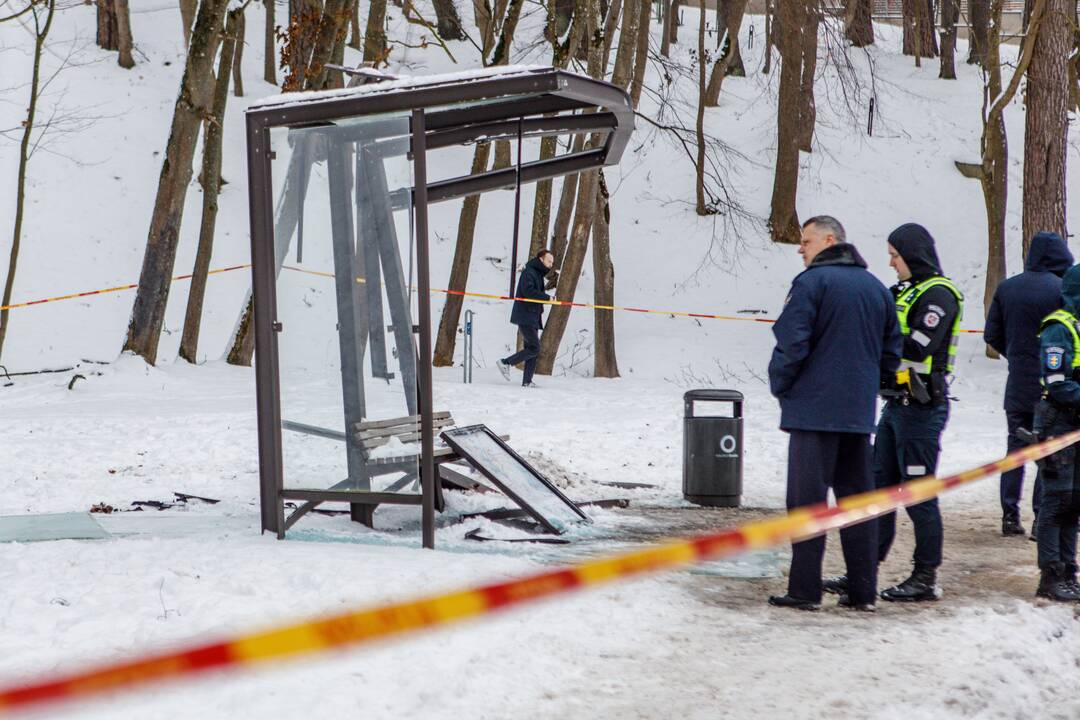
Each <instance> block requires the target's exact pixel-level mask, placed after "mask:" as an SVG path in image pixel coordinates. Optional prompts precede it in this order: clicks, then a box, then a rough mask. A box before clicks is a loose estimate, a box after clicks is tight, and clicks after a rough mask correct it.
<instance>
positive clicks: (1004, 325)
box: [983, 232, 1073, 538]
mask: <svg viewBox="0 0 1080 720" xmlns="http://www.w3.org/2000/svg"><path fill="white" fill-rule="evenodd" d="M1072 264H1073V257H1072V254H1071V253H1070V252H1069V247H1068V246H1067V245H1066V244H1065V242H1064V241H1063V240H1062V239H1061V237H1060V236H1059V235H1058V234H1057V233H1052V232H1040V233H1036V234H1035V236H1034V237H1033V238H1032V239H1031V245H1030V247H1029V248H1028V252H1027V263H1026V264H1025V266H1024V272H1022V273H1020V274H1019V275H1014V276H1013V277H1011V278H1009V279H1008V280H1005V281H1004V282H1002V283H1001V284H1000V285H998V288H997V291H996V292H995V293H994V300H993V302H992V303H991V304H990V312H989V314H988V315H987V316H986V329H985V331H984V332H983V339H984V340H985V341H986V344H987V345H989V346H990V347H992V348H994V349H995V350H997V351H998V352H999V353H1001V354H1002V355H1004V356H1005V357H1006V358H1007V359H1008V361H1009V378H1008V380H1007V381H1006V382H1005V417H1006V420H1007V422H1008V428H1009V436H1008V440H1007V447H1008V451H1009V452H1013V451H1014V450H1018V449H1019V448H1021V447H1023V445H1024V444H1023V442H1021V440H1020V439H1019V438H1018V437H1017V436H1016V431H1017V430H1018V429H1020V428H1024V429H1027V430H1030V429H1031V428H1032V427H1033V422H1034V416H1035V405H1036V404H1037V403H1038V402H1039V397H1040V396H1041V395H1042V390H1043V389H1042V385H1041V384H1040V379H1041V369H1042V365H1041V363H1040V358H1039V342H1038V335H1039V327H1040V325H1041V323H1042V320H1043V318H1045V317H1046V316H1047V315H1049V314H1050V313H1051V312H1052V311H1054V310H1057V309H1058V308H1059V307H1061V276H1062V275H1064V274H1065V271H1066V270H1068V269H1069V267H1071V266H1072ZM1023 485H1024V467H1023V466H1022V465H1021V466H1020V467H1018V468H1016V469H1015V470H1010V471H1009V472H1007V473H1002V475H1001V516H1002V518H1001V534H1002V535H1023V534H1024V527H1023V525H1021V524H1020V494H1021V490H1022V488H1023ZM1031 507H1032V509H1033V510H1034V511H1035V514H1036V516H1037V515H1038V513H1039V480H1038V478H1036V480H1035V490H1034V492H1032V495H1031ZM1032 537H1033V538H1034V537H1035V536H1034V529H1033V530H1032Z"/></svg>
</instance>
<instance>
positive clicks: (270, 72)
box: [263, 0, 277, 85]
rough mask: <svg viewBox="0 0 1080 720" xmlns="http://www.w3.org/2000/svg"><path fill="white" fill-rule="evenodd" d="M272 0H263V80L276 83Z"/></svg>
mask: <svg viewBox="0 0 1080 720" xmlns="http://www.w3.org/2000/svg"><path fill="white" fill-rule="evenodd" d="M274 2H275V0H263V5H265V6H266V35H265V36H264V37H263V80H265V81H266V82H268V83H270V84H271V85H277V43H276V42H275V31H276V28H275V27H274V23H275V21H274Z"/></svg>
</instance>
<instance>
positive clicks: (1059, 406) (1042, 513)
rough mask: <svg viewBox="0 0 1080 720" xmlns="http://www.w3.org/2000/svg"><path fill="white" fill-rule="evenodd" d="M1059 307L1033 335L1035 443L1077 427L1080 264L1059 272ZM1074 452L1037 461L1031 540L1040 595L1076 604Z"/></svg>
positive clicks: (1078, 482)
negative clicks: (1037, 396) (1039, 386)
mask: <svg viewBox="0 0 1080 720" xmlns="http://www.w3.org/2000/svg"><path fill="white" fill-rule="evenodd" d="M1061 299H1062V304H1063V307H1062V308H1061V309H1060V310H1055V311H1054V312H1052V313H1050V314H1049V315H1047V316H1046V318H1045V319H1044V320H1043V322H1042V328H1041V332H1040V333H1039V354H1040V365H1041V374H1042V383H1043V386H1044V387H1045V388H1046V392H1045V394H1044V395H1043V399H1042V400H1040V401H1039V403H1038V405H1037V406H1036V409H1035V433H1036V434H1037V435H1038V437H1039V439H1040V440H1045V439H1047V438H1051V437H1056V436H1058V435H1064V434H1065V433H1068V432H1072V431H1073V430H1077V429H1080V382H1077V381H1078V380H1080V320H1078V315H1080V265H1078V266H1076V267H1073V268H1071V269H1070V270H1069V271H1068V272H1066V273H1065V278H1064V279H1063V281H1062V283H1061ZM1078 464H1080V453H1078V452H1077V448H1076V445H1071V446H1069V447H1067V448H1065V449H1064V450H1060V451H1058V452H1056V453H1054V454H1053V455H1051V456H1050V457H1048V458H1046V459H1045V460H1043V461H1041V462H1040V463H1039V465H1040V470H1041V475H1042V488H1041V492H1042V497H1041V498H1040V503H1039V521H1038V523H1036V526H1035V537H1036V539H1037V540H1038V542H1039V570H1040V571H1041V572H1042V575H1041V577H1040V578H1039V588H1038V590H1036V594H1037V595H1038V596H1040V597H1045V598H1049V599H1051V600H1058V601H1063V602H1077V601H1080V586H1078V585H1077V584H1076V569H1077V568H1076V536H1077V524H1078V522H1080V469H1078Z"/></svg>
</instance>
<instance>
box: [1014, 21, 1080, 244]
mask: <svg viewBox="0 0 1080 720" xmlns="http://www.w3.org/2000/svg"><path fill="white" fill-rule="evenodd" d="M1073 1H1074V0H1048V2H1047V4H1046V10H1045V11H1044V12H1043V17H1042V22H1041V26H1040V27H1039V31H1038V37H1037V38H1036V39H1035V47H1034V49H1033V51H1032V55H1031V64H1030V65H1029V66H1028V71H1027V91H1026V104H1027V113H1026V121H1025V126H1024V231H1023V232H1024V247H1025V249H1026V248H1027V246H1028V243H1030V242H1031V237H1032V236H1033V235H1034V234H1035V233H1037V232H1039V231H1040V230H1047V231H1050V232H1055V233H1057V234H1058V235H1060V236H1061V237H1062V238H1063V239H1064V238H1067V237H1068V235H1067V234H1066V227H1065V164H1066V155H1067V152H1068V147H1069V144H1068V139H1069V138H1068V135H1069V120H1068V113H1069V84H1068V83H1069V67H1068V62H1069V53H1070V52H1071V51H1072V48H1073V33H1072V28H1071V27H1070V22H1071V20H1072V17H1073V13H1074V12H1075V11H1074V10H1071V9H1070V8H1069V3H1070V2H1073Z"/></svg>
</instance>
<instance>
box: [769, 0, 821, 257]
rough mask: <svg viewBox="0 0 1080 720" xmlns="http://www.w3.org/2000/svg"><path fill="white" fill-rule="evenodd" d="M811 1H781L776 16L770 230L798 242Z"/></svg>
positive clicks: (775, 237) (781, 239) (774, 236)
mask: <svg viewBox="0 0 1080 720" xmlns="http://www.w3.org/2000/svg"><path fill="white" fill-rule="evenodd" d="M809 2H813V0H792V1H791V2H781V3H779V7H778V12H777V18H776V19H777V21H778V22H779V25H780V37H779V47H780V91H779V103H778V106H777V113H776V115H777V123H776V171H775V174H774V176H773V192H772V211H771V213H770V215H769V231H770V233H771V234H772V239H773V241H774V242H781V243H798V242H799V236H800V228H799V218H798V215H797V213H796V211H795V195H796V192H797V190H798V184H799V139H800V136H801V129H800V126H801V122H802V113H803V97H802V95H803V93H802V87H801V86H802V77H803V76H802V71H803V68H802V65H803V51H804V46H803V39H802V30H803V28H804V27H805V26H806V25H807V23H808V22H809V18H808V10H809V8H808V7H807V4H808V3H809Z"/></svg>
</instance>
